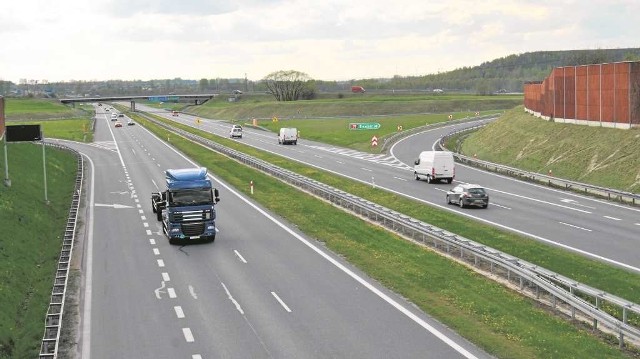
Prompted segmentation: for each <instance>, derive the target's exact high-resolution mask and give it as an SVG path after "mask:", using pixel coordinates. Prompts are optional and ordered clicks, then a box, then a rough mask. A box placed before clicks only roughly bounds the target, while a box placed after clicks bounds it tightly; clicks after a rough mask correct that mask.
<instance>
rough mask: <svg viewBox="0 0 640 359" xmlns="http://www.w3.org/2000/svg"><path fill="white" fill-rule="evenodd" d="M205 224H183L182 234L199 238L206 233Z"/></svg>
mask: <svg viewBox="0 0 640 359" xmlns="http://www.w3.org/2000/svg"><path fill="white" fill-rule="evenodd" d="M204 225H205V224H204V222H199V223H183V224H182V233H183V234H184V235H185V236H188V237H193V236H199V235H202V234H203V233H204Z"/></svg>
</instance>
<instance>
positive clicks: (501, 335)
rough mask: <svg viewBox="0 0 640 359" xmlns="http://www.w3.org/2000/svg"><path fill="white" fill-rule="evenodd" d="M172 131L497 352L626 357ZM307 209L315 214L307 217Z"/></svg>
mask: <svg viewBox="0 0 640 359" xmlns="http://www.w3.org/2000/svg"><path fill="white" fill-rule="evenodd" d="M138 121H139V122H140V123H141V124H143V125H145V126H149V127H150V128H152V129H154V131H156V133H157V134H158V135H159V136H160V138H167V132H166V131H165V130H161V129H157V128H155V127H154V126H152V125H150V124H149V123H147V122H146V121H144V120H143V119H138ZM199 134H200V135H204V136H209V137H210V138H212V139H215V140H216V141H219V142H222V143H224V144H225V145H229V146H230V147H236V148H240V149H242V150H243V151H245V152H247V153H250V154H252V155H256V156H258V157H261V158H265V159H267V160H269V161H270V162H274V163H276V164H278V165H281V166H283V167H286V168H290V169H293V170H294V171H296V172H300V173H303V174H305V175H307V176H309V177H313V178H316V179H319V180H321V181H323V182H326V183H329V184H331V185H333V186H335V187H338V188H342V189H345V190H347V191H349V192H351V193H355V194H358V195H361V196H363V197H367V198H369V199H372V200H375V201H377V202H378V203H384V204H385V205H387V206H389V207H394V208H396V210H399V211H401V212H403V213H409V215H412V216H414V217H416V218H421V217H422V218H425V217H426V218H427V219H423V220H426V221H429V222H430V223H434V222H437V221H438V219H441V220H443V221H444V222H448V225H449V227H453V228H456V227H459V228H460V229H461V230H462V232H465V231H466V232H468V233H466V234H465V233H461V234H463V235H467V236H468V237H473V234H471V232H469V230H468V229H466V227H468V224H467V223H466V222H467V220H466V219H462V218H457V219H456V218H451V217H452V216H451V215H450V214H449V213H444V212H441V213H431V215H427V216H425V215H424V211H423V208H416V205H415V203H411V202H410V201H407V200H405V199H403V198H398V197H397V196H393V195H389V194H385V193H378V194H377V195H375V196H372V195H371V191H370V190H368V189H367V188H365V187H367V186H362V185H361V184H359V183H353V182H350V181H345V180H344V179H342V178H338V177H335V176H330V175H327V174H325V173H322V172H321V171H318V170H316V169H313V168H308V167H306V166H302V165H298V164H295V163H293V164H292V163H289V162H288V161H286V160H283V159H281V158H278V157H277V156H272V155H266V154H263V153H260V152H259V151H255V150H251V149H248V148H243V147H244V146H242V145H241V144H239V143H237V142H236V141H230V140H227V139H221V138H215V137H213V136H210V135H208V134H206V133H202V132H200V133H199ZM170 137H171V142H172V144H174V145H175V146H176V147H178V148H179V149H180V150H182V151H183V152H185V153H187V154H188V155H189V156H191V157H192V158H194V159H195V160H196V161H198V162H199V163H200V164H202V165H204V166H207V167H208V168H210V169H211V170H212V171H213V172H214V173H215V174H216V175H217V176H220V177H221V178H224V179H225V180H226V181H228V182H230V183H231V184H232V185H234V186H236V187H237V188H238V189H240V190H242V191H244V192H245V193H247V192H248V189H247V188H246V187H247V186H246V183H248V182H249V181H251V180H252V181H254V183H255V185H256V189H257V190H256V194H255V195H254V198H256V199H257V200H258V201H259V202H261V203H262V204H263V205H264V206H266V207H268V208H269V209H270V210H272V211H274V212H276V213H278V214H279V215H282V216H283V217H285V218H287V219H288V220H289V221H291V222H293V223H294V224H296V225H297V226H298V227H299V228H300V229H301V230H303V231H305V232H306V233H307V234H309V235H310V236H312V237H314V238H317V239H318V240H320V241H322V242H324V243H325V244H326V245H327V247H328V248H330V249H331V250H333V251H334V252H336V253H339V254H341V255H342V256H344V257H345V258H347V259H348V260H349V261H350V262H351V263H354V264H355V265H357V266H358V267H360V268H361V269H363V270H364V271H365V272H367V273H369V274H370V275H371V276H372V277H374V278H376V279H377V280H379V281H380V282H381V283H383V284H384V285H385V286H387V287H389V288H391V289H393V290H395V291H396V292H398V293H400V294H401V295H403V296H405V297H407V298H409V299H410V300H411V301H412V302H414V303H416V304H417V305H418V306H420V307H421V308H422V309H423V310H425V311H426V312H428V313H430V314H431V315H434V316H435V317H437V318H438V319H440V320H441V321H443V322H444V323H446V324H447V325H449V326H451V327H452V328H454V329H455V330H456V331H458V332H460V333H461V334H462V335H464V336H465V337H467V338H470V340H472V341H474V342H476V343H478V344H479V345H481V346H483V347H484V348H486V349H487V350H488V351H489V352H491V353H493V354H495V355H497V356H498V357H515V358H532V357H545V358H553V357H557V358H566V357H584V356H590V355H596V356H599V357H617V356H619V357H624V354H623V353H621V352H619V351H617V349H615V348H611V347H608V346H607V345H606V344H604V343H602V342H601V341H599V340H598V339H596V338H594V337H592V336H591V335H590V334H588V332H586V331H583V330H576V329H575V328H574V327H573V326H572V325H570V324H568V323H566V322H564V321H563V320H561V319H559V318H557V317H554V316H551V315H548V314H547V313H546V312H545V311H544V310H541V309H538V308H537V307H536V306H535V305H534V304H533V303H532V302H531V301H530V300H528V299H525V298H522V297H520V296H519V295H518V294H516V293H513V292H511V291H509V290H507V289H505V288H503V287H501V286H500V285H498V284H496V283H493V282H491V281H488V280H486V279H484V278H481V277H479V276H478V275H477V274H475V273H473V272H472V271H470V270H468V269H467V268H465V267H463V266H460V265H458V264H455V263H454V262H451V261H449V260H447V259H444V258H442V257H440V256H439V255H437V254H434V253H431V252H430V251H428V250H425V249H423V248H421V247H419V246H416V245H414V244H411V243H409V242H406V241H404V240H401V239H399V238H398V237H396V236H394V235H392V234H390V233H387V232H386V231H383V230H381V229H379V228H377V227H375V226H371V225H369V224H367V223H366V222H364V221H362V220H360V219H357V218H354V217H351V216H344V214H343V212H342V211H340V210H337V209H335V208H333V207H332V206H330V205H327V204H325V203H323V202H322V201H318V200H315V199H314V198H312V197H309V196H307V195H305V194H300V193H296V195H293V193H294V192H292V191H291V188H290V187H288V186H287V185H284V184H282V183H279V182H278V181H277V180H274V179H273V178H271V177H269V176H265V175H263V174H261V173H259V172H256V171H253V170H249V169H247V170H246V171H237V163H236V162H235V161H231V160H229V159H226V158H225V157H222V156H218V155H214V154H212V153H210V152H209V151H206V150H203V149H202V148H201V147H200V146H198V145H194V144H191V143H189V142H188V141H185V140H182V139H180V138H179V137H178V138H176V137H175V136H170ZM281 196H288V198H290V199H291V201H293V204H292V202H289V201H288V203H287V206H284V207H283V206H281V205H280V204H279V203H274V202H273V201H270V200H269V199H270V198H278V197H281ZM435 212H438V211H435ZM309 213H313V215H312V216H309V215H308V214H309ZM305 214H306V215H305ZM318 222H322V223H323V226H322V227H321V228H319V227H318V226H317V223H318ZM434 224H436V225H440V224H437V223H434ZM478 231H479V232H481V234H482V235H483V236H486V238H485V239H487V240H488V241H495V242H496V243H497V242H500V241H501V240H510V241H511V243H512V244H517V245H519V246H520V247H521V248H525V247H526V248H527V249H528V250H532V251H535V250H536V249H542V250H543V252H544V251H546V253H549V254H550V255H551V257H553V258H554V259H557V258H560V259H562V261H564V260H567V257H566V256H570V259H575V260H576V261H577V262H579V263H580V262H581V261H584V259H582V258H578V257H577V256H571V255H570V254H566V253H565V254H557V253H552V252H553V251H552V250H550V249H549V248H546V249H545V248H542V247H543V246H541V245H537V244H535V243H533V244H532V243H529V246H527V245H525V244H524V243H519V242H522V241H523V239H522V238H513V236H511V235H509V234H508V233H502V232H500V231H496V230H495V229H493V228H490V227H487V226H483V228H480V229H478V228H477V227H475V226H474V231H473V232H474V233H476V232H478ZM363 233H366V235H363ZM474 239H475V238H474ZM528 242H530V241H528ZM539 255H543V254H539ZM563 255H564V257H563ZM582 264H583V265H584V267H585V268H587V267H589V265H594V267H597V269H596V268H594V269H595V271H592V273H596V272H597V271H598V270H601V269H603V266H599V265H598V264H594V263H589V261H584V262H582ZM600 275H606V274H604V273H602V272H600V273H598V276H600ZM629 280H630V281H634V280H635V282H634V283H637V278H634V279H629ZM625 284H628V282H625ZM636 286H637V285H636Z"/></svg>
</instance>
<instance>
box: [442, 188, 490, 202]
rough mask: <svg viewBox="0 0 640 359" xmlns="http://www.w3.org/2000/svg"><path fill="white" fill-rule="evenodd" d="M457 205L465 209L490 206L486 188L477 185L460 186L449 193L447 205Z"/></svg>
mask: <svg viewBox="0 0 640 359" xmlns="http://www.w3.org/2000/svg"><path fill="white" fill-rule="evenodd" d="M451 203H455V204H457V205H459V206H460V208H463V207H465V206H478V207H482V208H487V207H488V206H489V194H488V193H487V191H485V189H484V187H482V186H479V185H477V184H470V183H467V184H459V185H457V186H455V187H454V188H453V189H452V190H450V191H447V204H451Z"/></svg>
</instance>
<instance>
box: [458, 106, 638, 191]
mask: <svg viewBox="0 0 640 359" xmlns="http://www.w3.org/2000/svg"><path fill="white" fill-rule="evenodd" d="M462 152H463V153H465V154H467V155H469V154H476V155H477V157H478V158H480V159H483V160H487V161H491V162H496V163H502V164H506V165H509V166H513V167H517V168H522V169H526V170H529V171H533V172H538V173H544V174H547V173H549V171H551V173H552V174H553V175H554V176H557V177H560V178H565V179H572V180H575V181H580V182H585V183H591V184H594V185H598V186H604V187H609V188H616V189H619V190H623V191H629V192H634V193H638V192H640V128H633V129H630V130H622V129H613V128H598V127H589V126H578V125H571V124H562V123H550V122H547V121H543V120H540V119H538V118H536V117H534V116H532V115H529V114H528V113H526V112H524V108H523V107H522V106H518V107H517V108H514V109H512V110H510V111H508V112H507V113H506V114H505V115H504V116H503V117H502V119H501V120H500V121H497V122H495V123H493V124H490V125H488V126H486V127H485V128H483V129H481V130H479V131H477V132H475V133H474V134H473V135H471V136H469V137H468V138H466V139H465V140H464V142H463V143H462Z"/></svg>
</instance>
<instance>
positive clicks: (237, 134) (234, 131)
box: [229, 125, 242, 138]
mask: <svg viewBox="0 0 640 359" xmlns="http://www.w3.org/2000/svg"><path fill="white" fill-rule="evenodd" d="M229 137H231V138H242V126H240V125H233V127H231V132H229Z"/></svg>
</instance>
